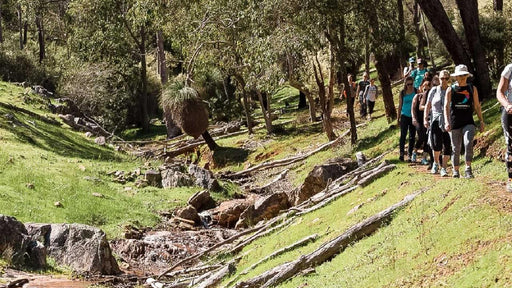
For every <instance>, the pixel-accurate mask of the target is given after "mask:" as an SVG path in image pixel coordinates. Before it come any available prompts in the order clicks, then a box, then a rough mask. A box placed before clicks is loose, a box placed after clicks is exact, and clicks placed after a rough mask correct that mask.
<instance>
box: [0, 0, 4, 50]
mask: <svg viewBox="0 0 512 288" xmlns="http://www.w3.org/2000/svg"><path fill="white" fill-rule="evenodd" d="M2 2H3V1H0V43H4V35H3V34H4V33H3V29H2V18H3V17H2V4H3V3H2Z"/></svg>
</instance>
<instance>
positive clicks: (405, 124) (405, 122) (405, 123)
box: [400, 115, 416, 156]
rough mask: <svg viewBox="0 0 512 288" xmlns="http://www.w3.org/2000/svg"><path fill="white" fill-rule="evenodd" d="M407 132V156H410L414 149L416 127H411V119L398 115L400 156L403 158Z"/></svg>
mask: <svg viewBox="0 0 512 288" xmlns="http://www.w3.org/2000/svg"><path fill="white" fill-rule="evenodd" d="M407 131H409V147H408V154H407V155H408V156H411V155H412V150H413V149H414V138H415V137H416V127H414V125H412V118H411V117H408V116H405V115H400V156H404V152H405V139H406V138H407Z"/></svg>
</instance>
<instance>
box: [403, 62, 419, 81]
mask: <svg viewBox="0 0 512 288" xmlns="http://www.w3.org/2000/svg"><path fill="white" fill-rule="evenodd" d="M414 62H416V58H414V57H411V58H409V66H408V67H405V68H404V73H403V74H402V76H403V77H404V78H406V77H407V76H409V75H410V74H411V72H412V70H414Z"/></svg>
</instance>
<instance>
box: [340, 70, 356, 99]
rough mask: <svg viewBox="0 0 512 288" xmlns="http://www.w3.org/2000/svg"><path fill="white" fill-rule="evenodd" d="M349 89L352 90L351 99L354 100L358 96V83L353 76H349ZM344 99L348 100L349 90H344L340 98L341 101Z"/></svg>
mask: <svg viewBox="0 0 512 288" xmlns="http://www.w3.org/2000/svg"><path fill="white" fill-rule="evenodd" d="M347 79H348V87H349V89H350V97H352V98H354V97H355V95H356V82H354V77H353V76H352V74H348V76H347ZM343 98H345V99H347V88H345V89H343V94H342V96H341V97H340V100H343Z"/></svg>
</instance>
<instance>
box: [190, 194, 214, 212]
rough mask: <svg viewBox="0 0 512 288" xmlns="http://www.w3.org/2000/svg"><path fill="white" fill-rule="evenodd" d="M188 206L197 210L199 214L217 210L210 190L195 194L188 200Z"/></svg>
mask: <svg viewBox="0 0 512 288" xmlns="http://www.w3.org/2000/svg"><path fill="white" fill-rule="evenodd" d="M188 204H189V205H191V206H192V207H194V208H196V210H197V211H198V212H201V211H204V210H208V209H212V208H215V206H216V204H215V200H213V198H212V196H211V195H210V192H208V190H203V191H199V192H197V193H195V194H194V195H192V197H190V198H189V199H188Z"/></svg>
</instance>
